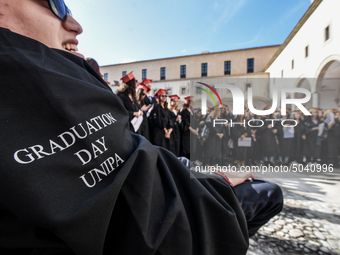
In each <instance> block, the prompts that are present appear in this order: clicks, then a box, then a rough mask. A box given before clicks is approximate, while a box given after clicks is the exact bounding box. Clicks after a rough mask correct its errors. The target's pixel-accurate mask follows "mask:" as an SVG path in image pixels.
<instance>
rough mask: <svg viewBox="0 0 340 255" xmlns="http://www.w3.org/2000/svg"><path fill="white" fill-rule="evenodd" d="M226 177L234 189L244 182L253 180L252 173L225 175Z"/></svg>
mask: <svg viewBox="0 0 340 255" xmlns="http://www.w3.org/2000/svg"><path fill="white" fill-rule="evenodd" d="M226 176H227V177H228V179H229V181H230V182H231V183H232V184H233V186H234V187H235V186H237V185H240V184H242V183H244V182H245V181H246V180H249V179H251V180H254V179H255V175H254V174H253V173H227V174H226Z"/></svg>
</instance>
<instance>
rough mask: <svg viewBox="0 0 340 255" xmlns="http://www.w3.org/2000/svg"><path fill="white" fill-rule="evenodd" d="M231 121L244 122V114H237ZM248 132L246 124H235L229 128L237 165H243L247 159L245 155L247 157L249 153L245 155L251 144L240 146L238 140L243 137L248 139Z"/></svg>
mask: <svg viewBox="0 0 340 255" xmlns="http://www.w3.org/2000/svg"><path fill="white" fill-rule="evenodd" d="M233 122H235V123H244V115H237V116H236V117H235V119H234V121H233ZM250 134H251V132H250V129H249V127H248V126H247V124H246V125H243V124H235V125H233V127H232V128H231V137H232V139H233V144H234V151H233V157H234V160H235V161H236V165H237V166H238V167H240V166H245V161H246V160H247V157H249V155H247V152H248V153H249V150H250V149H249V148H251V144H250V146H249V147H248V146H247V147H245V146H242V145H241V143H240V142H241V141H242V140H244V139H245V138H247V139H249V137H250Z"/></svg>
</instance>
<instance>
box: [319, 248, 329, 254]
mask: <svg viewBox="0 0 340 255" xmlns="http://www.w3.org/2000/svg"><path fill="white" fill-rule="evenodd" d="M320 251H322V252H324V253H329V250H328V249H327V248H325V247H321V248H320Z"/></svg>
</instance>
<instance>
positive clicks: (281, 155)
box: [116, 73, 340, 166]
mask: <svg viewBox="0 0 340 255" xmlns="http://www.w3.org/2000/svg"><path fill="white" fill-rule="evenodd" d="M122 81H123V83H122V85H121V86H120V87H119V90H118V91H117V92H116V94H117V95H118V97H119V98H120V99H121V100H122V102H123V104H124V106H125V108H126V109H127V111H128V112H129V117H130V129H131V131H132V132H135V133H137V134H140V135H142V136H144V137H145V138H147V139H148V140H149V141H150V142H151V143H152V144H154V145H157V146H161V147H163V148H166V149H167V150H169V151H171V152H172V153H174V154H175V155H176V156H184V157H187V158H189V159H190V160H191V161H192V162H193V163H194V164H195V165H216V164H219V165H225V164H234V165H236V166H244V165H260V164H272V165H278V164H284V165H288V164H291V163H292V162H296V163H300V164H313V163H315V164H333V165H334V166H337V165H338V159H337V156H338V151H339V150H338V146H339V144H340V143H339V139H340V121H339V120H340V113H339V111H337V110H336V109H327V110H322V109H318V108H310V109H309V111H310V113H311V115H310V116H305V115H304V114H302V112H301V111H300V110H296V111H291V110H290V109H287V115H286V116H281V115H280V112H279V111H276V112H274V113H273V114H271V115H267V116H256V115H254V114H252V113H251V112H249V111H246V113H245V115H238V116H235V115H233V114H232V113H231V111H230V110H229V107H228V106H227V105H220V106H216V107H213V108H208V111H207V114H205V115H203V114H202V111H201V109H199V108H195V109H193V107H192V97H186V98H184V99H185V104H184V105H183V106H181V107H180V106H179V105H178V99H180V98H179V97H178V96H177V95H167V91H166V90H165V89H159V90H158V91H157V92H156V94H155V95H154V96H151V95H150V91H151V82H152V80H148V79H144V80H143V81H142V82H141V83H139V84H138V83H137V82H136V80H135V78H134V76H133V74H132V73H129V74H128V75H126V76H124V77H123V78H122ZM168 98H169V100H168ZM268 108H269V107H266V108H265V109H268ZM265 109H264V110H265ZM140 116H142V117H143V118H142V119H143V120H142V122H141V124H140V125H137V128H136V126H135V125H134V122H136V120H137V118H139V117H140ZM219 120H220V121H219ZM250 120H251V122H249V121H250ZM273 120H275V121H273ZM282 120H286V121H285V122H284V123H283V122H282Z"/></svg>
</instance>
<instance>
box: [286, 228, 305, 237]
mask: <svg viewBox="0 0 340 255" xmlns="http://www.w3.org/2000/svg"><path fill="white" fill-rule="evenodd" d="M289 235H290V236H291V237H292V238H298V237H301V236H304V234H303V232H302V231H301V230H300V229H291V230H290V231H289Z"/></svg>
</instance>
